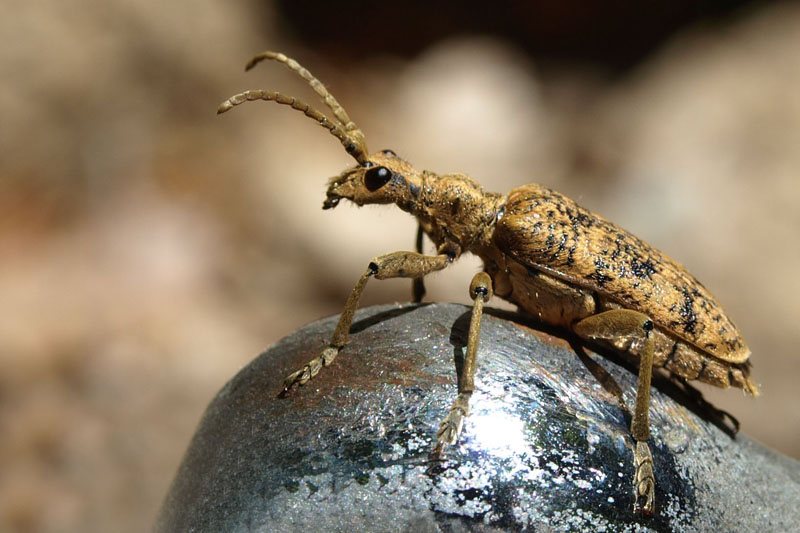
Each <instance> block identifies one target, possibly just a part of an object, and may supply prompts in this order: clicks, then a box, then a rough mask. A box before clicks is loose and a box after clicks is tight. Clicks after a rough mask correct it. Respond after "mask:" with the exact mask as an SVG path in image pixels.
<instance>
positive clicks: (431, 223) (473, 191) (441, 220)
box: [412, 171, 505, 252]
mask: <svg viewBox="0 0 800 533" xmlns="http://www.w3.org/2000/svg"><path fill="white" fill-rule="evenodd" d="M422 176H423V186H422V192H421V194H420V196H419V199H418V201H417V203H416V206H415V209H414V211H413V212H412V214H413V215H414V216H416V217H417V219H418V220H419V222H420V224H421V225H422V227H423V229H424V230H425V232H426V233H427V234H428V236H429V237H430V238H431V240H432V241H433V242H434V243H436V245H437V246H441V245H442V244H444V243H447V242H450V243H453V244H457V245H459V246H460V248H461V250H462V251H472V252H477V251H478V250H479V249H481V248H482V247H484V246H487V245H489V243H490V241H491V235H492V231H493V229H494V225H495V222H496V221H497V216H498V213H499V212H500V209H501V207H502V205H503V203H504V200H505V199H504V197H503V196H502V195H500V194H497V193H491V192H486V191H484V190H483V187H481V186H480V185H479V184H478V183H476V182H475V181H473V180H472V179H470V178H469V177H468V176H466V175H464V174H445V175H443V176H439V175H436V174H434V173H432V172H428V171H424V172H423V173H422Z"/></svg>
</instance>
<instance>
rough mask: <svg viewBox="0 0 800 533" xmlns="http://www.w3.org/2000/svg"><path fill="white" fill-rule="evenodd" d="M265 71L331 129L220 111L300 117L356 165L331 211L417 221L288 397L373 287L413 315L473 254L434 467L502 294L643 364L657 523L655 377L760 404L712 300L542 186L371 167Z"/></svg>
mask: <svg viewBox="0 0 800 533" xmlns="http://www.w3.org/2000/svg"><path fill="white" fill-rule="evenodd" d="M264 60H272V61H277V62H279V63H282V64H283V65H285V66H286V67H287V68H289V69H290V70H291V71H292V72H294V73H296V74H297V75H299V76H300V77H301V78H303V79H304V80H306V81H307V82H308V83H309V85H310V86H311V88H312V89H313V90H314V91H315V92H316V94H317V95H318V96H319V97H320V98H321V99H322V101H323V102H324V103H325V105H326V106H327V107H328V109H329V110H330V111H331V113H332V114H333V118H329V117H328V116H327V115H326V114H324V113H322V112H320V111H318V110H316V109H314V108H313V107H311V106H310V105H308V104H306V103H304V102H302V101H300V100H298V99H297V98H295V97H293V96H289V95H286V94H283V93H280V92H275V91H267V90H252V91H246V92H243V93H240V94H237V95H234V96H232V97H231V98H229V99H228V100H226V101H225V102H223V103H222V104H221V105H220V107H219V109H218V111H217V112H218V113H224V112H226V111H228V110H230V109H232V108H233V107H234V106H237V105H239V104H242V103H244V102H247V101H253V100H265V101H273V102H277V103H279V104H283V105H288V106H290V107H292V108H293V109H295V110H297V111H300V112H302V113H304V114H305V115H306V116H307V117H309V118H311V119H312V120H314V121H316V122H317V123H318V124H320V125H321V126H322V127H324V128H325V129H327V130H328V131H329V132H330V133H331V134H332V135H333V136H334V137H336V138H337V139H339V141H340V142H341V143H342V145H343V146H344V148H345V150H346V151H347V153H348V154H350V156H352V157H353V158H354V159H355V160H356V163H357V164H356V165H355V166H353V167H351V168H348V169H347V170H345V171H344V172H342V173H341V174H339V175H338V176H336V177H334V178H333V179H331V180H330V182H329V184H328V190H327V194H326V199H325V201H324V203H323V209H332V208H334V207H336V206H337V205H338V204H339V203H340V201H341V200H349V201H351V202H353V203H355V204H357V205H359V206H362V205H365V204H395V205H396V206H397V207H399V208H400V209H402V210H403V211H406V212H407V213H409V214H411V215H412V216H414V217H415V218H416V219H417V222H418V231H417V239H416V243H417V246H416V251H398V252H393V253H388V254H384V255H379V256H377V257H375V258H373V259H372V260H371V261H370V262H369V264H368V266H367V269H366V271H365V272H364V273H363V274H362V275H361V277H360V278H359V279H358V281H357V283H356V285H355V287H354V288H353V290H352V292H351V293H350V295H349V297H348V299H347V302H346V303H345V306H344V310H343V311H342V314H341V315H340V317H339V321H338V323H337V326H336V329H335V330H334V333H333V336H332V338H331V340H330V342H329V344H328V346H327V347H326V348H325V349H324V350H323V351H322V353H321V354H320V355H319V356H318V357H316V358H314V359H312V360H311V361H309V362H308V363H307V364H306V365H304V366H303V368H301V369H299V370H297V371H296V372H294V373H292V374H290V375H289V376H287V377H286V379H285V380H284V383H283V391H282V395H285V394H286V393H288V392H289V391H290V390H291V389H292V387H293V386H295V385H304V384H306V383H308V382H309V380H311V379H312V378H313V377H314V376H316V375H317V374H318V373H319V372H320V370H321V369H322V368H324V367H326V366H329V365H330V364H331V363H332V362H333V361H334V359H335V358H336V356H337V355H338V354H339V352H340V351H341V350H342V348H343V347H344V346H345V344H346V343H347V339H348V335H349V330H350V325H351V323H352V320H353V315H354V313H355V310H356V308H357V306H358V301H359V297H360V296H361V293H362V291H363V290H364V287H365V286H366V284H367V282H368V281H369V280H370V279H372V278H375V279H390V278H398V277H400V278H402V277H405V278H412V279H413V280H414V282H413V296H414V300H415V301H417V302H418V301H420V300H421V299H422V297H423V295H424V292H425V289H424V285H423V283H422V279H423V278H424V277H425V276H426V275H427V274H430V273H431V272H435V271H439V270H443V269H445V268H447V267H448V266H449V265H450V264H452V263H453V262H454V261H455V260H456V259H458V258H459V257H460V256H461V255H462V254H464V253H467V252H469V253H473V254H475V255H477V256H478V257H480V258H481V260H482V261H483V270H482V271H481V272H478V273H477V274H476V275H475V276H474V278H473V279H472V282H471V284H470V288H469V294H470V297H471V299H472V300H473V307H472V315H471V321H470V327H469V333H468V340H467V348H466V354H465V358H464V364H463V366H462V368H461V370H460V375H459V376H458V378H459V379H458V390H457V392H458V394H457V396H456V398H455V400H454V402H453V405H452V407H451V408H450V411H449V413H448V414H447V416H446V417H445V419H444V421H443V422H442V423H441V425H440V427H439V430H438V431H437V434H436V441H437V442H436V445H435V447H434V450H433V452H432V457H434V458H436V457H440V456H441V454H442V453H443V451H444V449H445V447H446V446H448V445H451V444H454V443H455V442H456V441H457V439H458V436H459V434H460V432H461V428H462V424H463V420H464V417H466V416H467V415H468V413H469V400H470V397H471V395H472V392H473V391H474V389H475V384H474V376H475V371H476V355H477V348H478V338H479V335H480V323H481V317H482V314H483V305H484V303H485V302H487V301H489V299H490V298H491V297H492V296H493V295H496V296H499V297H500V298H503V299H505V300H507V301H509V302H511V303H512V304H515V305H517V306H518V308H519V310H520V311H521V312H523V313H526V314H528V315H532V316H533V317H536V318H538V319H539V320H541V321H543V322H545V323H547V324H550V325H552V326H556V327H559V328H563V329H565V330H568V331H571V332H573V333H574V334H576V335H577V336H578V337H580V338H581V339H583V340H585V341H591V342H596V343H600V344H605V345H607V346H610V347H611V348H613V349H614V350H617V351H619V352H622V353H624V354H627V355H629V356H633V357H634V358H638V361H639V370H638V383H637V390H636V400H635V408H634V413H633V416H632V422H631V427H630V431H631V435H632V437H633V439H634V441H635V446H634V450H633V456H634V457H633V458H634V476H633V488H634V504H633V508H634V511H635V512H637V513H643V514H652V513H653V511H654V507H655V496H654V494H655V476H654V473H653V464H652V456H651V453H650V449H649V446H648V444H647V441H648V439H649V437H650V427H649V426H650V423H649V404H650V380H651V376H652V369H653V368H654V367H660V368H664V369H666V370H667V371H668V372H669V373H671V374H672V375H674V376H677V377H679V378H682V379H684V380H699V381H702V382H705V383H709V384H711V385H715V386H717V387H722V388H726V387H731V386H733V387H738V388H741V389H743V390H744V391H746V392H748V393H750V394H751V395H753V396H757V395H758V386H757V385H756V383H755V382H754V381H753V380H752V378H751V377H750V368H751V364H750V360H749V358H750V349H749V348H748V346H747V344H746V343H745V341H744V339H743V338H742V335H741V333H740V332H739V330H738V329H737V328H736V326H735V325H734V323H733V322H732V321H731V319H730V317H729V316H728V315H727V314H726V313H725V311H724V310H723V309H722V307H721V306H720V304H719V303H718V302H717V300H716V299H715V298H714V297H713V296H712V295H711V293H710V292H709V291H708V290H707V289H706V288H705V287H704V286H703V285H702V284H701V283H700V282H699V281H697V280H696V279H695V278H694V277H693V276H692V275H691V274H690V273H689V272H688V271H687V270H686V269H685V268H684V267H683V266H681V265H680V264H678V263H677V262H675V261H674V260H673V259H671V258H670V257H668V256H667V255H666V254H664V253H662V252H660V251H658V250H656V249H655V248H653V247H652V246H650V245H649V244H647V243H646V242H644V241H643V240H641V239H639V238H638V237H636V236H634V235H632V234H631V233H629V232H627V231H626V230H624V229H622V228H620V227H618V226H616V225H614V224H613V223H612V222H609V221H608V220H606V219H604V218H602V217H601V216H599V215H597V214H595V213H592V212H590V211H588V210H587V209H584V208H582V207H580V206H579V205H577V204H576V203H575V202H574V201H572V200H571V199H569V198H567V197H566V196H564V195H562V194H559V193H557V192H555V191H552V190H550V189H547V188H545V187H542V186H541V185H536V184H530V185H523V186H521V187H517V188H515V189H513V190H512V191H511V192H510V193H508V194H507V195H502V194H498V193H493V192H487V191H485V190H484V189H483V187H481V186H480V185H479V184H478V183H477V182H475V181H474V180H473V179H471V178H470V177H469V176H466V175H464V174H459V173H452V174H443V175H438V174H435V173H433V172H430V171H427V170H423V171H418V170H416V169H415V168H414V167H413V166H412V165H411V164H410V163H408V162H407V161H405V160H403V159H402V158H400V157H399V156H398V155H397V154H395V153H394V152H393V151H391V150H381V151H379V152H375V153H372V154H370V153H369V152H368V150H367V145H366V139H365V136H364V134H363V132H362V131H361V130H360V129H359V128H358V126H356V124H355V123H354V122H353V121H352V120H351V119H350V117H349V116H348V114H347V112H346V111H345V110H344V108H343V107H342V106H341V105H340V104H339V102H337V100H336V99H335V98H334V97H333V95H332V94H331V93H330V92H328V90H327V89H326V88H325V86H324V85H322V83H320V82H319V80H317V79H316V78H315V77H314V76H313V75H312V74H311V73H310V72H309V71H308V70H307V69H305V68H304V67H303V66H302V65H300V64H299V63H298V62H297V61H295V60H294V59H292V58H289V57H287V56H286V55H284V54H281V53H277V52H270V51H267V52H263V53H261V54H259V55H257V56H255V57H254V58H253V59H251V60H250V62H249V63H248V64H247V66H246V70H250V69H251V68H253V67H254V66H256V65H257V64H258V63H260V62H262V61H264ZM423 235H427V236H428V237H429V238H430V239H431V241H433V243H434V244H435V245H436V250H437V253H436V254H435V255H425V254H423V253H422V239H423Z"/></svg>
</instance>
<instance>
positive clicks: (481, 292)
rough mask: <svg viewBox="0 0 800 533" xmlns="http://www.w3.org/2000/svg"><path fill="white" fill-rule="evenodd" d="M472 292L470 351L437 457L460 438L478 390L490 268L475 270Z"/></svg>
mask: <svg viewBox="0 0 800 533" xmlns="http://www.w3.org/2000/svg"><path fill="white" fill-rule="evenodd" d="M469 295H470V298H472V300H473V301H474V304H473V307H472V317H471V318H470V322H469V333H468V334H467V353H466V355H465V356H464V365H463V366H462V368H461V373H460V374H459V376H458V396H456V399H455V401H454V402H453V405H452V407H451V408H450V413H449V414H448V415H447V418H445V419H444V421H443V422H442V424H441V425H440V426H439V431H437V432H436V446H435V447H434V449H433V451H432V452H431V459H434V460H436V459H439V458H441V455H442V452H443V451H444V448H445V446H447V445H448V444H454V443H455V442H456V440H458V435H459V434H460V433H461V427H462V425H463V424H464V418H465V417H466V416H467V415H468V414H469V399H470V397H471V396H472V392H473V391H474V390H475V369H476V366H475V363H476V358H477V355H478V338H479V337H480V333H481V318H482V317H483V304H484V303H486V302H488V301H489V299H490V298H491V297H492V278H490V277H489V274H487V273H486V272H478V273H477V274H475V276H474V277H473V278H472V283H470V285H469Z"/></svg>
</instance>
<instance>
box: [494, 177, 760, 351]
mask: <svg viewBox="0 0 800 533" xmlns="http://www.w3.org/2000/svg"><path fill="white" fill-rule="evenodd" d="M494 240H495V243H496V244H497V246H498V247H499V248H500V249H501V250H502V251H503V252H504V253H506V254H508V255H509V256H511V257H512V258H514V259H515V260H517V261H519V262H520V263H522V264H523V265H526V266H528V267H532V268H537V269H540V270H542V271H544V272H546V273H549V274H551V275H552V276H554V277H557V278H559V279H562V280H564V281H566V282H568V283H570V284H572V285H574V286H577V287H582V288H586V289H590V290H592V291H594V292H596V293H598V294H600V295H602V296H603V297H604V298H608V299H610V300H613V301H615V302H617V303H619V304H620V305H621V306H622V307H624V308H626V309H633V310H636V311H640V312H642V313H645V314H646V315H648V316H649V317H650V318H651V319H652V320H653V321H654V322H655V323H656V324H657V325H659V326H660V327H661V328H662V329H664V330H667V331H669V332H671V333H672V334H674V335H675V336H677V337H678V338H681V339H683V340H685V341H686V342H687V343H689V344H691V345H693V346H694V347H696V348H698V349H699V350H700V351H703V352H706V353H708V354H710V355H712V356H714V357H715V358H717V359H719V360H722V361H725V362H729V363H743V362H745V361H746V360H747V359H748V357H749V356H750V350H749V348H748V347H747V345H746V344H745V342H744V340H743V339H742V336H741V334H740V333H739V330H738V329H737V328H736V326H735V325H734V324H733V322H732V321H731V320H730V318H728V316H727V314H726V313H725V311H724V310H723V309H722V307H721V306H720V305H719V303H718V302H717V301H716V299H714V297H713V296H712V295H711V293H710V292H708V290H707V289H706V288H705V287H703V285H702V284H700V283H699V282H698V281H697V280H696V279H695V278H694V277H693V276H692V275H691V274H689V273H688V272H687V271H686V269H684V268H683V267H682V266H681V265H680V264H678V263H677V262H675V261H674V260H672V259H671V258H669V257H668V256H667V255H665V254H663V253H661V252H659V251H658V250H656V249H655V248H653V247H651V246H650V245H649V244H647V243H645V242H644V241H642V240H641V239H639V238H637V237H636V236H634V235H632V234H630V233H629V232H627V231H625V230H624V229H622V228H619V227H617V226H615V225H614V224H612V223H611V222H609V221H607V220H605V219H604V218H602V217H600V216H598V215H596V214H594V213H592V212H590V211H588V210H586V209H584V208H582V207H580V206H578V205H577V204H576V203H575V202H573V201H572V200H570V199H569V198H567V197H565V196H563V195H561V194H559V193H557V192H555V191H551V190H549V189H546V188H545V187H542V186H539V185H535V184H531V185H525V186H523V187H519V188H517V189H514V190H513V191H511V193H510V194H509V195H508V201H507V203H506V206H505V213H504V215H503V217H502V218H501V219H500V220H499V221H498V223H497V228H496V230H495V233H494Z"/></svg>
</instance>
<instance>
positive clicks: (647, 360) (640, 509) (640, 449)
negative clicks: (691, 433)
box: [573, 309, 656, 514]
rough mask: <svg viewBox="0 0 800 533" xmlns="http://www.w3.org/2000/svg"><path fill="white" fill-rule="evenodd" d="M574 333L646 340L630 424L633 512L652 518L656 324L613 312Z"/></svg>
mask: <svg viewBox="0 0 800 533" xmlns="http://www.w3.org/2000/svg"><path fill="white" fill-rule="evenodd" d="M573 330H574V331H575V333H577V334H578V335H580V336H581V337H583V338H585V339H613V338H617V337H620V336H638V337H641V338H643V339H644V346H643V348H642V351H641V354H640V356H639V380H638V384H637V387H636V407H635V409H634V412H633V420H632V421H631V433H632V434H633V438H634V440H635V441H636V449H635V450H634V454H633V464H634V478H633V486H634V502H633V510H634V512H636V513H643V514H652V513H653V510H654V507H655V486H656V480H655V474H654V473H653V456H652V455H651V454H650V447H649V446H648V445H647V441H648V439H649V438H650V416H649V409H650V378H651V377H652V375H653V353H654V351H655V339H654V335H653V334H652V331H653V322H652V320H650V319H649V318H648V317H647V316H646V315H644V314H642V313H639V312H637V311H632V310H629V309H613V310H610V311H605V312H603V313H598V314H596V315H592V316H590V317H587V318H585V319H583V320H581V321H580V322H578V323H577V324H575V325H574V326H573Z"/></svg>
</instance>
